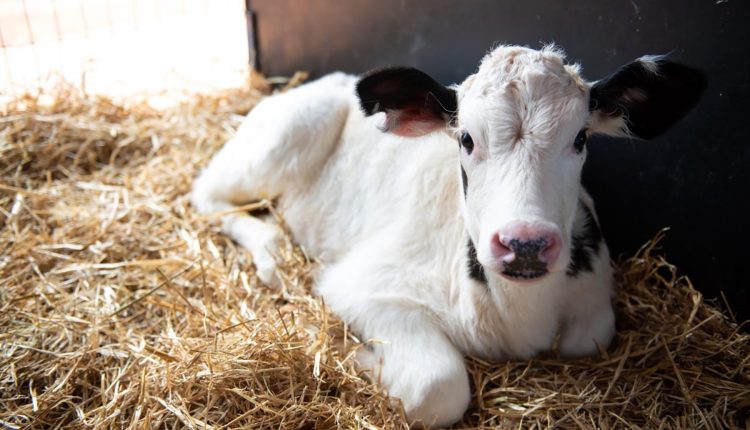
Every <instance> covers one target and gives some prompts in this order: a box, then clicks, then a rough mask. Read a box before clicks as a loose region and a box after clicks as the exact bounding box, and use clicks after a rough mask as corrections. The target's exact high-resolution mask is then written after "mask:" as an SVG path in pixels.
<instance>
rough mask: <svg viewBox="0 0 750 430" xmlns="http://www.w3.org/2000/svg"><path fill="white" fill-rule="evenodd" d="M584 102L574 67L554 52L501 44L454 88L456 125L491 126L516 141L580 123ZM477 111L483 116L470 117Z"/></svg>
mask: <svg viewBox="0 0 750 430" xmlns="http://www.w3.org/2000/svg"><path fill="white" fill-rule="evenodd" d="M588 98H589V86H588V84H587V83H586V82H585V81H584V80H583V79H582V78H581V76H580V72H579V67H578V66H577V65H569V64H566V63H565V57H564V55H563V54H562V53H561V52H560V51H557V50H555V49H554V48H544V49H542V50H539V51H537V50H533V49H528V48H521V47H505V46H501V47H498V48H496V49H494V50H493V51H492V52H490V53H489V54H487V55H486V56H485V57H484V59H483V60H482V62H481V64H480V66H479V69H478V71H477V72H476V73H475V74H474V75H471V76H470V77H469V78H467V79H466V80H465V81H464V82H463V83H462V84H461V85H460V86H459V87H458V101H459V109H458V111H459V112H458V113H459V122H466V121H469V122H476V121H480V122H483V123H489V125H488V127H492V126H493V124H496V125H499V126H500V127H501V128H512V129H514V133H515V134H518V135H519V137H520V135H522V134H528V133H529V132H531V133H532V134H533V133H534V132H536V133H537V134H538V135H545V134H550V135H554V134H556V133H558V132H559V130H558V128H559V127H563V128H565V126H566V124H565V123H566V122H572V123H577V122H579V121H583V120H584V119H585V116H586V115H587V113H588ZM477 113H481V115H480V116H483V117H485V118H476V115H477ZM468 115H470V116H472V117H473V118H467V116H468ZM550 137H551V136H550Z"/></svg>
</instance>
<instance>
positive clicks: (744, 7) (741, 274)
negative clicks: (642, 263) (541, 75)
mask: <svg viewBox="0 0 750 430" xmlns="http://www.w3.org/2000/svg"><path fill="white" fill-rule="evenodd" d="M252 7H253V10H254V11H255V12H256V14H257V28H256V31H257V33H256V36H257V45H258V50H259V62H260V66H261V68H262V69H263V70H264V71H265V72H266V73H267V74H272V75H276V74H279V75H289V74H290V73H293V72H294V71H295V70H307V71H309V72H311V73H312V75H313V76H319V75H321V74H325V73H328V72H331V71H334V70H344V71H348V72H353V73H360V72H363V71H365V70H367V69H370V68H373V67H378V66H383V65H389V64H391V65H393V64H402V65H411V66H416V67H419V68H421V69H422V70H424V71H426V72H428V73H430V74H431V75H433V76H434V77H435V78H436V79H438V80H439V81H442V82H444V83H451V82H460V81H461V80H462V79H463V78H464V77H465V76H467V75H468V74H469V73H471V72H472V71H474V70H475V68H476V66H477V64H478V61H479V59H480V58H481V57H482V55H483V54H484V53H485V52H486V51H487V50H488V49H490V48H491V47H492V46H493V45H494V44H497V43H510V44H522V45H528V46H531V47H539V46H541V44H542V43H547V42H555V43H556V44H558V45H560V46H561V47H563V48H564V49H565V51H566V52H567V53H568V58H569V59H570V60H571V61H577V62H580V63H581V64H582V65H583V69H584V76H586V77H587V78H588V79H590V80H595V79H598V78H601V77H603V76H605V75H607V74H608V73H610V72H612V71H614V70H615V69H616V68H617V67H618V66H619V65H621V64H624V63H626V62H628V61H631V60H633V59H635V58H637V57H639V56H641V55H643V54H665V53H669V54H670V56H671V57H672V58H673V59H676V60H679V61H683V62H685V63H688V64H691V65H694V66H697V67H699V68H701V69H703V70H704V71H705V72H706V73H707V74H708V76H709V87H708V90H707V92H706V94H705V96H704V99H703V100H702V102H701V103H700V104H699V106H698V107H697V109H695V110H694V111H693V112H692V113H691V114H689V116H688V117H687V118H686V119H685V120H684V121H682V122H681V123H679V124H678V125H677V126H676V127H675V128H674V129H672V130H671V131H670V132H668V133H667V134H665V135H664V136H662V137H660V138H658V139H656V140H654V141H651V142H639V141H627V140H608V139H596V140H593V141H591V142H590V146H589V151H590V152H589V160H588V163H587V165H586V168H585V169H584V184H585V185H586V186H587V188H588V189H589V191H590V192H591V193H592V194H593V195H594V198H595V200H596V203H597V209H598V211H599V215H600V218H601V222H602V224H603V229H604V233H605V236H606V238H607V242H608V243H609V245H610V247H611V248H612V250H613V255H614V256H617V255H619V254H622V255H630V254H632V253H633V252H634V251H635V250H636V249H637V248H638V247H639V246H640V245H641V244H643V243H644V242H645V241H646V240H648V239H650V238H651V237H653V235H654V234H655V233H656V232H657V231H658V230H659V229H661V228H662V227H665V226H669V227H671V231H670V232H669V233H668V234H667V240H666V242H665V250H666V252H667V255H668V258H669V259H670V261H672V262H673V263H675V264H676V265H678V266H679V268H680V269H681V271H682V273H684V274H687V275H689V276H690V278H691V279H692V280H693V281H694V283H695V284H696V286H697V287H698V288H699V289H701V290H702V291H704V293H705V294H706V295H707V296H709V297H717V296H718V294H719V291H720V290H723V291H724V292H725V294H726V295H727V297H728V299H729V302H730V304H731V306H732V308H733V309H734V310H735V311H738V312H739V314H740V318H741V319H747V318H750V282H749V281H748V271H747V270H746V269H747V268H748V267H750V261H746V260H745V259H746V258H748V257H750V252H748V251H749V250H750V225H748V223H749V222H750V202H749V201H748V200H749V198H750V192H748V187H749V186H750V145H749V144H748V140H750V137H749V136H750V107H749V105H750V29H749V27H750V2H748V1H746V0H718V1H717V0H617V1H574V0H525V1H513V0H500V1H497V0H496V1H492V0H465V1H458V0H456V1H449V0H411V1H408V0H370V1H367V0H306V1H300V0H255V1H254V2H253V3H252Z"/></svg>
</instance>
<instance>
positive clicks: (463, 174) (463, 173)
mask: <svg viewBox="0 0 750 430" xmlns="http://www.w3.org/2000/svg"><path fill="white" fill-rule="evenodd" d="M461 184H463V186H464V199H465V198H466V188H467V187H468V186H469V178H467V177H466V170H464V166H463V165H462V166H461Z"/></svg>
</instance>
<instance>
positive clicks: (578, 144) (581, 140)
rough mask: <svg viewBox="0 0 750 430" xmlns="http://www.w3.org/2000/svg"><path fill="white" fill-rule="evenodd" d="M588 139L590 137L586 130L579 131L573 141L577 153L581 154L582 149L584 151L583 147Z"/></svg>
mask: <svg viewBox="0 0 750 430" xmlns="http://www.w3.org/2000/svg"><path fill="white" fill-rule="evenodd" d="M586 139H588V136H587V135H586V130H581V131H579V132H578V135H577V136H576V139H575V140H574V141H573V148H575V150H576V154H580V153H581V151H583V147H584V146H585V145H586Z"/></svg>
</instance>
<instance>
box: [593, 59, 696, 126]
mask: <svg viewBox="0 0 750 430" xmlns="http://www.w3.org/2000/svg"><path fill="white" fill-rule="evenodd" d="M705 88H706V76H705V75H704V74H703V73H702V72H700V71H699V70H696V69H693V68H691V67H688V66H685V65H682V64H678V63H675V62H672V61H669V60H666V59H664V58H662V57H653V56H646V57H642V58H640V59H638V60H636V61H634V62H632V63H630V64H627V65H625V66H623V67H621V68H620V69H619V70H618V71H617V72H615V73H613V74H612V75H610V76H608V77H606V78H604V79H602V80H600V81H598V82H596V83H595V84H594V85H593V86H592V87H591V99H590V104H589V106H590V109H591V111H592V114H594V115H595V117H594V123H597V122H598V123H600V124H603V123H606V122H608V121H610V122H611V120H616V119H619V118H622V119H623V120H624V123H625V127H627V129H628V131H629V132H630V134H632V135H634V136H637V137H639V138H641V139H651V138H653V137H655V136H657V135H659V134H661V133H663V132H665V131H666V130H667V129H668V128H669V127H671V126H672V125H673V124H674V123H676V122H677V121H678V120H679V119H680V118H682V117H683V116H685V114H687V113H688V112H689V111H690V110H691V109H692V108H693V107H694V106H695V105H696V103H698V100H699V99H700V97H701V94H702V93H703V90H704V89H705ZM602 129H603V130H601V132H603V133H608V132H610V131H611V130H609V131H608V130H606V126H605V127H602ZM592 131H594V132H596V131H597V130H596V127H594V130H592Z"/></svg>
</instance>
